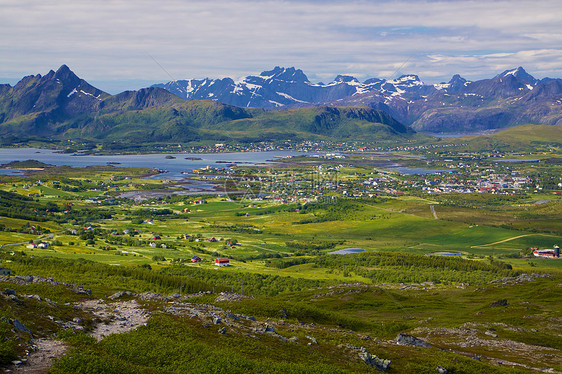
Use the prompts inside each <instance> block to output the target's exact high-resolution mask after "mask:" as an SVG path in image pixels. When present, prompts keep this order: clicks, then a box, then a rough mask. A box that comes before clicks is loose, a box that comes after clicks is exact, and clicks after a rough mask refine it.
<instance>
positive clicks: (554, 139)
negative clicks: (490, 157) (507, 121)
mask: <svg viewBox="0 0 562 374" xmlns="http://www.w3.org/2000/svg"><path fill="white" fill-rule="evenodd" d="M458 142H461V143H468V148H470V149H472V150H498V151H513V150H516V149H520V150H537V147H546V148H547V149H548V147H561V146H562V126H549V125H523V126H516V127H512V128H509V129H506V130H502V131H499V132H497V133H495V134H491V135H482V136H470V137H464V138H459V139H458Z"/></svg>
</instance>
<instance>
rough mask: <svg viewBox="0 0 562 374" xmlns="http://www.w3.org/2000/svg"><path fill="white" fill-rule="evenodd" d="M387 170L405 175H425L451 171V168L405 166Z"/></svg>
mask: <svg viewBox="0 0 562 374" xmlns="http://www.w3.org/2000/svg"><path fill="white" fill-rule="evenodd" d="M389 170H392V171H395V172H397V173H400V174H406V175H413V174H416V175H426V174H437V173H453V171H452V170H431V169H424V168H407V167H396V168H390V169H389Z"/></svg>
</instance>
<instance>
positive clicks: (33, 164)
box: [0, 160, 55, 170]
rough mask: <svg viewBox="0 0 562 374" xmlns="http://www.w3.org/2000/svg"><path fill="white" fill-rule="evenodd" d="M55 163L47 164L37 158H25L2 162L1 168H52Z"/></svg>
mask: <svg viewBox="0 0 562 374" xmlns="http://www.w3.org/2000/svg"><path fill="white" fill-rule="evenodd" d="M54 166H55V165H50V164H46V163H44V162H41V161H37V160H25V161H12V162H9V163H7V164H0V168H1V169H40V170H43V169H45V168H52V167H54Z"/></svg>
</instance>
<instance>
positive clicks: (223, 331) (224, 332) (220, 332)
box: [219, 327, 226, 335]
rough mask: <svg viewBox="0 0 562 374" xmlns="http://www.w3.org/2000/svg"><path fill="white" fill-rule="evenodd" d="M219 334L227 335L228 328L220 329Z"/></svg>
mask: <svg viewBox="0 0 562 374" xmlns="http://www.w3.org/2000/svg"><path fill="white" fill-rule="evenodd" d="M219 334H223V335H226V327H221V328H220V329H219Z"/></svg>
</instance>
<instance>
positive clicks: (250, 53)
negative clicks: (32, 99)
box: [0, 0, 562, 89]
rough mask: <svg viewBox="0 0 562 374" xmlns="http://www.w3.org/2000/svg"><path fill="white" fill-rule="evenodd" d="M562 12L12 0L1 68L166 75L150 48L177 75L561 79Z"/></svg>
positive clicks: (381, 4) (539, 5) (549, 3)
mask: <svg viewBox="0 0 562 374" xmlns="http://www.w3.org/2000/svg"><path fill="white" fill-rule="evenodd" d="M561 14H562V6H561V5H560V2H559V0H544V1H538V2H530V1H501V0H500V1H482V0H475V1H461V0H459V1H404V0H402V1H400V0H399V1H392V2H389V1H344V0H341V1H336V0H334V1H318V0H304V1H273V0H267V1H257V0H243V1H239V0H232V1H227V0H217V1H209V0H206V1H202V0H192V1H181V0H167V1H159V2H155V1H149V0H137V1H134V2H132V1H126V0H102V1H95V2H92V1H85V0H75V1H72V2H67V1H62V0H51V1H49V2H45V1H37V0H4V1H3V9H2V13H1V14H0V31H1V32H2V35H4V36H5V37H3V38H1V40H0V76H4V77H19V76H23V75H27V74H35V73H39V72H42V73H45V72H47V71H48V70H49V69H51V68H57V67H58V66H60V65H61V64H63V63H65V64H67V65H69V66H70V67H71V68H72V69H73V70H75V71H76V72H77V73H78V74H79V75H80V76H81V77H83V78H85V79H87V80H93V81H94V80H97V81H116V82H117V81H123V82H131V81H132V80H133V79H139V80H142V81H143V82H144V81H155V82H156V81H167V80H169V79H170V78H169V76H168V74H167V73H166V72H165V71H163V69H161V68H160V67H159V66H158V64H156V63H155V62H154V61H153V59H152V58H151V57H150V56H153V57H154V59H156V60H157V61H158V62H159V63H160V64H161V65H162V66H163V67H164V68H165V70H167V71H169V72H170V74H171V75H172V76H174V77H175V78H177V79H180V78H187V77H189V78H192V77H207V76H208V77H222V76H232V77H240V76H243V75H246V74H250V73H258V72H260V71H262V70H266V69H270V68H271V67H273V66H275V65H282V66H296V67H299V68H301V69H303V70H304V71H305V73H307V74H308V75H309V76H310V78H311V79H314V78H317V79H322V80H328V79H329V78H328V79H327V77H334V76H335V75H336V74H344V73H354V74H356V75H357V76H358V77H360V78H366V77H373V76H380V77H388V76H387V75H388V74H392V73H395V72H396V69H398V67H400V66H401V65H402V64H404V62H405V61H406V62H407V63H406V64H405V65H404V66H403V67H402V69H400V70H401V71H404V72H412V73H416V74H418V75H420V77H421V78H422V79H424V78H425V77H427V78H426V80H445V79H446V78H448V77H450V76H451V75H452V74H454V73H461V74H463V75H468V78H470V79H479V78H483V77H489V76H491V75H493V74H495V73H497V72H498V69H499V68H500V67H503V66H508V67H511V66H518V65H524V67H525V68H526V69H527V70H529V72H531V73H532V74H537V75H539V74H540V75H542V74H545V75H550V76H553V77H560V76H561V75H562V72H561V70H560V66H562V65H560V59H561V56H562V49H561V48H560V47H559V46H561V45H562V19H561V18H562V16H561ZM502 54H503V55H502ZM437 72H441V74H440V75H436V73H437ZM127 84H130V83H127ZM113 86H118V85H117V84H116V85H113ZM100 88H103V87H100ZM125 88H138V87H126V86H124V87H122V89H125Z"/></svg>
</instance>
